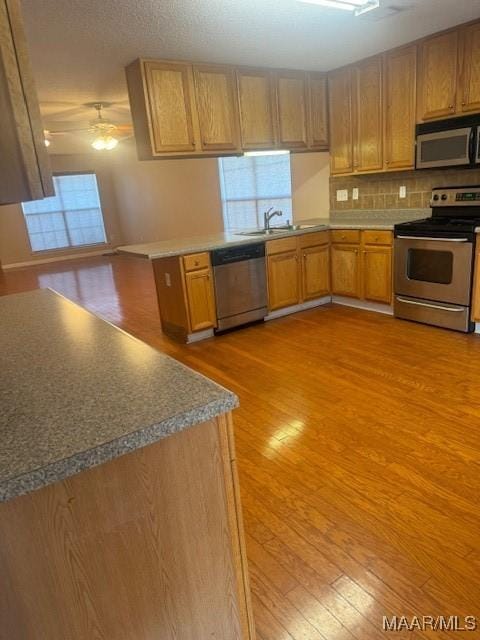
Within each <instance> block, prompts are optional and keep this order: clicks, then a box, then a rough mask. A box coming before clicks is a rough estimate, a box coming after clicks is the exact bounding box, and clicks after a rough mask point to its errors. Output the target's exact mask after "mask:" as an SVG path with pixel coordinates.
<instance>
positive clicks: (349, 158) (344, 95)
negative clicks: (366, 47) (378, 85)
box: [328, 67, 353, 175]
mask: <svg viewBox="0 0 480 640" xmlns="http://www.w3.org/2000/svg"><path fill="white" fill-rule="evenodd" d="M328 98H329V114H330V167H331V172H332V174H333V175H337V174H342V173H351V172H352V171H353V117H352V116H353V114H352V70H351V69H350V67H347V68H345V69H340V70H339V71H334V72H333V73H330V74H329V76H328Z"/></svg>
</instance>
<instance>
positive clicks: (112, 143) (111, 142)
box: [105, 136, 118, 151]
mask: <svg viewBox="0 0 480 640" xmlns="http://www.w3.org/2000/svg"><path fill="white" fill-rule="evenodd" d="M117 144H118V140H117V139H116V138H114V137H113V136H106V137H105V149H106V150H107V151H111V150H112V149H115V147H116V146H117Z"/></svg>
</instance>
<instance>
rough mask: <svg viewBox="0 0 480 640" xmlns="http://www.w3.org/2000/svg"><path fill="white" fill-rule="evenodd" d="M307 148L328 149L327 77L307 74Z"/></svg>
mask: <svg viewBox="0 0 480 640" xmlns="http://www.w3.org/2000/svg"><path fill="white" fill-rule="evenodd" d="M308 114H309V118H308V124H309V127H308V146H309V148H310V149H327V148H328V107H327V76H326V74H325V73H309V74H308Z"/></svg>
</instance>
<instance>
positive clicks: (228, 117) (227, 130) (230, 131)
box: [193, 65, 240, 151]
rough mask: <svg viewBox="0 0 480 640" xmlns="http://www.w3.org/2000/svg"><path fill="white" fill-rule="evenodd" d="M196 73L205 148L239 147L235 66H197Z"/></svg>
mask: <svg viewBox="0 0 480 640" xmlns="http://www.w3.org/2000/svg"><path fill="white" fill-rule="evenodd" d="M193 73H194V78H195V96H196V103H197V109H198V120H199V127H200V139H201V145H202V149H203V150H204V151H222V150H223V151H225V150H228V151H235V150H238V149H240V138H239V126H238V125H239V123H238V102H237V97H236V91H235V75H234V70H233V67H227V66H223V65H194V67H193Z"/></svg>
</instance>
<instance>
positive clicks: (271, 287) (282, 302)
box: [267, 250, 300, 311]
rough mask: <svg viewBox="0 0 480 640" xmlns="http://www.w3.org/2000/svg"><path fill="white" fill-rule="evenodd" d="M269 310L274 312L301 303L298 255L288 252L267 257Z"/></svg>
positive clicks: (294, 252)
mask: <svg viewBox="0 0 480 640" xmlns="http://www.w3.org/2000/svg"><path fill="white" fill-rule="evenodd" d="M267 275H268V308H269V309H270V310H271V311H273V310H275V309H282V308H283V307H290V306H292V305H294V304H298V303H299V302H300V295H299V277H298V253H297V251H296V250H295V251H286V252H284V253H277V254H275V255H272V256H268V257H267Z"/></svg>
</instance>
